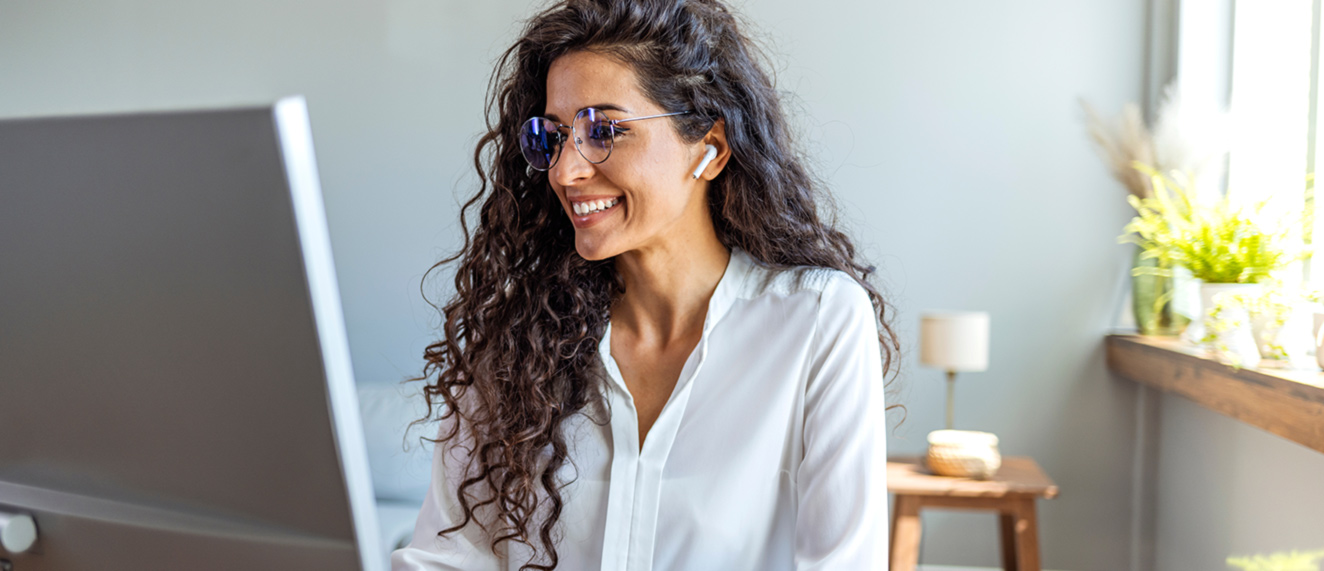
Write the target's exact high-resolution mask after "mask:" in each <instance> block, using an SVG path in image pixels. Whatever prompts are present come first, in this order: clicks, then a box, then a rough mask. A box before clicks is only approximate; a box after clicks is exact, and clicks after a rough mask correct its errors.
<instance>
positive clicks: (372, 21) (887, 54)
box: [0, 0, 1147, 570]
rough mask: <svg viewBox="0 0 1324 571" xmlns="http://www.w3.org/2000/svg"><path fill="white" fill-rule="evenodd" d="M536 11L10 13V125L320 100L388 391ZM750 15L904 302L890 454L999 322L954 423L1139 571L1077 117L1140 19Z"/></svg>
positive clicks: (398, 375) (1055, 521)
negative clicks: (1035, 473)
mask: <svg viewBox="0 0 1324 571" xmlns="http://www.w3.org/2000/svg"><path fill="white" fill-rule="evenodd" d="M529 5H530V4H529V2H526V1H525V0H513V1H504V2H499V1H487V2H481V3H479V2H467V1H460V0H390V1H386V2H366V1H364V2H343V1H342V2H312V1H306V2H290V1H273V0H262V1H257V0H231V1H228V2H211V3H201V2H182V1H173V2H167V1H148V0H120V1H117V2H93V1H91V0H66V1H43V2H28V1H22V0H0V116H26V115H45V114H54V113H83V112H100V111H111V110H135V109H147V108H180V107H198V106H213V105H222V104H233V103H250V102H257V101H269V100H272V99H274V98H276V97H278V96H281V95H285V94H290V93H302V94H304V95H305V96H307V98H308V103H309V108H310V113H311V116H312V121H313V131H314V136H315V140H316V146H317V152H318V158H319V163H320V167H321V171H322V181H323V185H324V191H325V194H326V205H327V210H328V217H329V219H330V220H329V222H330V227H331V232H332V241H333V247H334V249H335V255H336V264H337V267H338V270H339V276H340V285H341V290H342V294H343V298H344V303H345V314H346V319H347V322H348V326H349V335H350V342H351V347H352V350H353V359H354V364H355V372H356V375H357V376H358V378H359V380H360V382H390V381H395V380H399V379H402V378H404V377H406V376H409V375H412V374H415V373H416V372H417V371H418V368H419V367H420V365H421V359H420V355H421V351H422V348H423V346H424V345H425V344H426V343H427V342H428V341H429V340H431V339H432V338H433V333H432V327H433V326H435V324H436V321H437V318H436V316H435V315H434V312H433V311H432V309H431V308H429V307H428V306H427V305H426V304H424V303H423V301H422V299H421V298H420V296H419V291H418V286H419V280H420V278H421V276H422V274H423V272H424V271H425V270H426V269H427V267H428V266H429V265H430V264H431V263H432V262H433V261H434V260H436V259H437V258H439V257H440V256H441V255H443V254H446V253H449V252H451V251H452V250H453V249H454V248H455V247H456V245H457V227H456V226H457V225H456V219H457V198H458V197H459V196H463V195H465V194H467V192H468V190H469V188H470V183H471V181H472V176H471V175H470V174H469V168H470V167H469V163H470V156H471V153H472V144H473V142H474V139H475V136H476V134H477V133H478V131H479V129H480V126H481V117H480V113H481V110H482V98H483V89H484V85H485V81H486V78H487V75H488V72H489V71H490V64H491V61H492V58H493V57H494V56H495V55H496V53H497V52H498V51H499V50H500V49H501V48H502V47H504V46H505V45H506V44H507V43H508V42H509V41H510V39H511V37H512V36H513V34H514V33H515V31H516V29H517V27H518V23H517V22H516V20H517V19H518V18H520V17H522V16H525V15H528V14H529V13H530V8H529ZM740 6H742V7H743V8H742V9H743V11H744V12H745V13H746V15H747V16H749V18H750V19H751V20H752V21H754V22H755V23H756V24H758V27H759V28H760V29H761V30H762V32H761V36H762V37H764V38H765V40H766V41H765V43H767V44H769V45H772V46H774V50H773V52H774V55H775V56H777V57H778V58H779V60H780V61H781V62H783V69H782V70H781V74H780V79H781V81H780V83H779V85H781V86H782V87H784V88H786V89H788V90H793V91H795V92H796V93H797V94H798V98H797V100H796V101H794V102H793V103H794V105H793V108H794V109H796V110H797V113H798V115H797V121H798V122H799V123H801V124H802V125H805V126H806V130H805V132H804V136H805V137H806V138H807V143H808V145H809V147H810V148H811V149H813V151H814V153H815V157H814V158H815V160H816V161H817V162H818V163H819V165H820V170H821V173H822V174H823V175H824V176H825V178H826V179H827V180H828V181H829V182H830V184H831V186H832V188H833V190H834V191H835V192H836V193H837V195H838V197H839V199H840V201H841V203H842V205H843V207H844V208H843V216H844V221H845V222H847V223H848V224H849V225H850V226H851V227H852V228H853V229H854V230H855V235H856V237H857V238H858V239H859V242H860V244H861V245H862V246H864V247H865V251H866V252H867V253H868V254H869V255H870V257H871V258H872V259H873V260H874V261H875V262H876V263H877V264H878V265H879V266H880V268H881V273H882V274H883V278H884V280H885V283H884V285H885V286H886V288H887V290H888V291H890V295H891V297H892V299H893V300H894V301H895V303H896V304H897V305H898V307H899V309H900V313H899V314H898V315H897V317H896V319H897V321H896V324H897V325H898V326H899V328H900V331H901V333H902V334H903V337H904V339H905V341H906V344H907V348H908V350H909V351H910V353H908V354H907V356H906V358H905V362H904V366H905V369H904V374H903V376H902V378H901V379H900V381H899V383H900V384H901V385H902V391H901V400H902V402H904V403H905V404H906V405H907V406H908V407H909V413H910V414H909V418H908V419H906V421H905V422H904V423H903V424H901V425H900V427H899V428H898V429H897V430H896V431H895V432H894V433H893V435H892V440H891V441H890V444H891V447H892V450H893V451H894V452H896V453H906V452H910V453H916V452H919V451H921V450H922V449H923V447H924V435H925V434H926V433H927V432H929V431H930V430H933V429H936V428H941V426H942V423H943V404H942V399H943V396H944V393H943V390H944V389H943V383H942V378H941V376H940V374H939V373H938V372H936V371H929V370H924V369H920V368H918V367H916V366H915V363H914V351H915V348H914V338H915V333H916V330H917V327H916V321H917V320H918V316H919V313H920V312H921V311H923V310H927V309H940V308H945V309H982V310H988V311H989V312H991V314H992V318H993V342H992V368H991V370H990V371H988V372H986V373H979V374H969V375H964V376H962V377H961V379H960V380H959V388H958V405H957V406H958V410H957V419H958V424H959V425H960V427H963V428H975V429H984V430H991V431H993V432H996V433H997V434H999V435H1000V436H1001V438H1002V447H1003V451H1004V453H1006V454H1013V455H1021V454H1026V455H1032V456H1034V457H1035V458H1036V459H1038V460H1039V462H1040V464H1042V465H1043V466H1044V468H1045V469H1046V470H1047V472H1048V473H1049V474H1050V475H1051V476H1052V477H1053V478H1055V479H1056V480H1057V482H1058V483H1059V484H1060V485H1061V488H1062V494H1061V497H1060V498H1059V499H1056V500H1052V501H1047V502H1042V503H1041V525H1042V527H1041V536H1042V543H1043V554H1044V562H1045V565H1046V566H1047V567H1048V568H1053V569H1099V570H1104V569H1106V570H1115V569H1124V568H1127V566H1128V564H1129V561H1130V555H1129V553H1130V549H1131V541H1130V529H1131V528H1130V525H1131V518H1132V515H1133V514H1132V512H1131V499H1130V496H1131V493H1132V491H1133V489H1132V479H1131V464H1132V456H1133V454H1134V453H1135V446H1134V443H1135V433H1134V430H1133V426H1134V424H1135V415H1134V410H1135V407H1134V399H1135V393H1136V389H1135V387H1134V385H1132V384H1131V383H1129V382H1126V381H1119V380H1116V379H1113V378H1112V377H1111V376H1110V375H1108V374H1107V373H1106V372H1105V370H1104V365H1103V354H1102V348H1101V347H1102V345H1101V337H1102V335H1103V334H1104V333H1105V330H1106V328H1107V326H1108V325H1109V324H1110V323H1111V321H1112V319H1113V316H1114V313H1115V310H1116V307H1115V305H1116V300H1117V299H1118V298H1119V296H1120V295H1121V292H1122V284H1123V275H1124V272H1125V270H1126V267H1127V263H1128V259H1127V253H1126V251H1125V249H1124V248H1122V247H1121V246H1119V245H1117V244H1115V241H1114V239H1115V237H1116V236H1117V234H1118V233H1119V232H1120V229H1121V227H1122V225H1123V223H1124V222H1125V221H1126V219H1127V217H1128V213H1127V207H1126V205H1125V203H1124V201H1123V196H1124V194H1123V191H1122V190H1121V189H1120V188H1119V187H1118V186H1117V185H1116V184H1115V183H1113V182H1112V180H1111V179H1109V178H1108V176H1107V174H1106V173H1105V172H1104V169H1103V167H1102V166H1101V163H1100V162H1099V160H1098V159H1097V158H1096V157H1095V156H1094V154H1093V152H1092V150H1091V149H1090V147H1089V145H1088V142H1087V140H1086V138H1085V136H1084V132H1083V128H1082V126H1081V124H1080V121H1079V114H1078V111H1077V106H1076V98H1077V97H1081V96H1084V97H1087V98H1088V99H1090V100H1091V101H1092V102H1093V103H1094V104H1096V105H1097V106H1098V107H1099V108H1101V109H1104V110H1116V109H1118V108H1119V107H1120V106H1121V104H1122V103H1123V102H1125V101H1130V100H1139V99H1140V98H1141V97H1143V96H1144V92H1145V86H1144V77H1145V74H1146V68H1145V54H1144V43H1145V30H1146V26H1147V22H1146V17H1145V12H1146V2H1145V0H1078V1H1073V2H1061V1H1059V0H1005V1H1001V2H987V1H984V0H926V1H924V2H917V1H912V0H888V1H883V2H870V1H859V2H845V1H837V0H821V1H818V2H813V3H810V4H806V3H805V2H802V1H796V0H775V1H754V0H749V1H747V2H742V3H740ZM457 193H458V194H457ZM434 292H436V293H434V294H433V295H434V298H435V297H437V296H439V295H440V292H439V290H434ZM892 420H893V421H899V420H900V417H899V416H898V417H893V418H892ZM925 525H926V539H925V544H924V548H923V554H922V558H921V561H922V562H925V563H933V564H949V565H984V566H995V565H997V562H998V558H997V547H996V545H997V544H996V534H995V525H994V519H993V517H992V516H991V515H984V514H960V513H944V512H935V513H934V514H932V515H929V516H926V517H925Z"/></svg>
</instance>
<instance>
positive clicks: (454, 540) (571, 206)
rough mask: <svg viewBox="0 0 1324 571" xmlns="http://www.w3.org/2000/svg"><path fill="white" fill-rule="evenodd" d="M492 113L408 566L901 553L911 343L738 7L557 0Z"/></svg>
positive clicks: (856, 561)
mask: <svg viewBox="0 0 1324 571" xmlns="http://www.w3.org/2000/svg"><path fill="white" fill-rule="evenodd" d="M493 111H495V116H496V120H495V124H492V122H491V121H489V131H488V133H487V134H486V135H485V136H483V137H482V138H481V140H480V141H479V144H478V149H477V151H476V152H475V157H474V159H475V164H476V165H477V167H478V170H479V174H480V177H481V180H482V188H481V189H480V190H479V192H478V193H477V195H476V196H474V197H473V198H472V199H471V200H470V201H469V202H468V203H467V204H466V207H465V209H466V211H467V210H468V209H469V208H470V207H477V208H478V218H479V219H478V223H477V225H476V226H475V227H474V229H473V231H472V233H470V231H469V226H468V224H466V223H465V218H464V217H463V216H462V225H463V227H464V229H465V234H466V242H465V245H464V247H463V249H462V250H461V251H460V253H458V254H456V255H455V256H454V257H451V258H449V259H447V260H443V261H442V262H440V263H439V264H438V266H440V265H442V264H446V263H449V262H452V261H455V260H459V265H458V267H457V273H456V278H455V286H456V294H455V296H454V297H453V298H452V299H451V300H450V302H449V303H448V304H447V305H446V306H445V307H444V308H443V310H442V311H443V313H444V316H445V324H444V326H443V333H444V337H443V338H442V339H441V340H440V341H438V342H437V343H435V344H433V345H431V346H429V347H428V349H427V351H426V358H427V360H428V365H427V367H426V368H425V369H424V375H423V377H420V379H427V378H429V377H430V375H431V374H432V373H433V372H436V373H437V374H438V375H437V379H436V381H435V382H433V383H432V384H430V385H429V386H428V387H427V388H426V390H425V393H426V394H427V396H428V401H429V402H428V404H429V414H428V418H431V417H432V412H431V411H432V406H433V405H439V406H440V408H441V409H442V410H444V413H443V414H441V415H440V419H441V425H442V426H441V431H440V435H439V439H438V444H437V447H436V452H435V457H434V463H433V485H432V487H431V490H430V491H429V493H428V495H427V498H426V500H425V503H424V505H423V509H422V512H421V513H420V514H419V517H418V522H417V525H416V529H415V532H414V537H413V541H412V542H411V544H410V545H409V546H408V547H406V548H404V549H401V550H398V551H396V552H395V553H394V554H393V555H392V566H393V568H394V569H396V570H412V569H420V570H421V569H465V570H480V569H493V570H495V569H502V570H505V569H509V570H515V569H521V570H523V569H553V568H555V569H572V570H582V569H606V570H638V571H643V570H648V569H658V570H664V569H667V570H669V569H685V570H690V569H720V570H726V571H729V570H741V569H749V570H781V569H788V570H789V569H885V568H886V566H887V564H886V555H887V534H886V528H887V524H886V519H887V500H886V498H887V495H886V494H887V491H886V483H885V456H886V444H885V438H884V430H883V425H884V415H883V413H884V404H883V388H884V387H883V378H884V376H885V374H886V373H887V372H889V371H891V370H892V363H893V357H894V355H895V354H896V351H897V349H898V347H897V340H896V336H895V334H894V333H893V331H892V329H891V327H890V326H889V325H888V323H887V320H886V319H885V316H886V315H885V312H886V311H887V309H886V307H887V306H886V305H885V302H884V300H883V299H882V297H881V296H880V295H879V294H878V292H877V291H876V290H875V288H874V287H873V286H871V285H870V284H869V282H868V277H869V275H870V274H871V273H872V272H873V268H872V267H871V266H868V265H865V264H862V263H860V262H858V261H856V259H855V247H854V245H853V244H852V242H851V240H850V239H849V238H848V237H847V236H846V235H844V234H843V233H842V232H840V231H838V230H836V229H834V228H833V227H832V226H831V225H830V224H829V223H826V222H824V221H823V220H822V219H821V218H820V216H819V212H818V209H817V206H816V202H817V201H818V200H820V199H822V198H824V197H822V196H820V195H819V193H820V190H819V189H818V187H817V186H816V184H815V181H814V180H813V179H812V178H811V176H810V175H809V173H808V172H807V170H806V169H805V167H804V165H803V160H802V159H801V157H800V156H799V155H798V154H797V153H796V152H795V151H794V150H793V148H792V139H791V135H790V133H788V129H787V124H786V120H785V118H784V117H783V115H782V110H781V106H780V103H779V101H778V97H777V93H776V91H775V89H774V88H773V86H772V83H771V81H770V79H769V77H768V76H767V75H766V74H765V73H764V71H763V69H762V67H761V66H760V65H759V63H758V61H757V60H756V59H755V57H754V54H753V52H752V48H751V46H750V44H749V42H748V41H747V40H746V39H745V38H744V37H743V36H742V35H741V32H740V30H739V29H738V27H737V25H736V21H735V19H734V18H733V17H732V15H731V14H730V13H729V12H728V11H727V9H726V8H725V7H724V6H723V5H722V4H721V3H720V2H719V0H670V1H664V0H648V1H638V0H566V1H564V2H562V3H559V4H557V5H555V6H552V7H551V8H549V9H547V10H546V11H544V12H542V13H540V14H538V15H537V16H535V17H534V18H533V19H532V20H531V21H530V22H529V23H528V25H527V27H526V28H525V30H524V33H523V36H522V37H521V38H520V39H519V40H518V41H517V42H516V43H515V45H514V46H513V47H511V48H510V49H509V50H507V51H506V52H505V54H504V55H503V57H502V58H501V60H500V62H499V63H498V66H497V71H496V72H495V73H494V75H493V85H492V88H491V90H490V93H489V103H488V112H489V117H491V116H492V115H493V114H494V113H493ZM438 266H434V269H435V268H436V267H438ZM875 317H877V318H878V319H877V320H876V319H875ZM880 324H881V329H880ZM880 331H881V333H880Z"/></svg>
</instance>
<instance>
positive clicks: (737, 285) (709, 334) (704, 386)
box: [391, 248, 888, 571]
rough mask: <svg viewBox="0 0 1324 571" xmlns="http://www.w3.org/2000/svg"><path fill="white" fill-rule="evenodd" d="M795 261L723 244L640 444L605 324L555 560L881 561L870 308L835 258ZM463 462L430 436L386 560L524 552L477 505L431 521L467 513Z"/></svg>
mask: <svg viewBox="0 0 1324 571" xmlns="http://www.w3.org/2000/svg"><path fill="white" fill-rule="evenodd" d="M793 274H794V272H789V271H788V272H780V273H776V274H774V273H772V270H769V269H767V268H764V267H762V266H760V265H757V262H755V261H754V260H753V258H752V257H750V256H749V254H748V253H746V252H744V251H743V250H740V249H738V248H737V249H733V250H732V252H731V260H730V262H729V263H728V266H727V268H726V272H725V273H724V274H723V275H722V278H721V280H720V281H719V282H718V284H717V288H716V290H715V291H714V292H713V296H712V299H711V300H710V301H709V303H708V315H707V318H706V319H705V320H704V324H703V335H702V337H701V338H700V340H699V343H698V345H697V346H696V347H695V349H694V351H693V353H691V354H690V356H689V359H688V360H687V361H686V362H685V365H684V368H683V369H682V370H681V373H680V378H679V379H678V381H677V382H676V387H675V389H674V390H673V391H672V393H671V396H670V397H669V399H668V400H667V402H666V405H665V406H664V407H663V408H662V412H661V414H660V415H659V416H658V418H657V421H656V422H655V423H654V424H653V427H652V428H651V429H650V430H649V432H648V435H647V437H646V438H645V440H644V445H643V449H642V450H640V449H639V432H638V412H637V411H636V410H635V408H634V399H633V398H632V397H631V396H630V392H629V391H628V390H627V389H626V385H625V382H624V381H623V380H622V378H621V373H620V370H619V369H618V368H617V366H616V362H615V360H614V359H612V357H611V354H610V353H611V351H610V347H611V326H610V325H608V326H607V327H606V332H605V334H604V335H603V337H602V341H601V342H600V344H599V345H598V351H599V353H600V354H601V356H602V359H603V363H604V364H605V366H606V371H607V374H608V377H609V379H610V383H609V384H608V386H607V387H605V390H606V399H607V400H608V401H609V403H610V406H611V410H613V411H615V412H616V414H613V415H611V416H610V418H611V420H610V424H609V425H606V426H601V425H598V424H595V423H594V422H592V421H591V420H590V419H588V418H587V417H586V416H585V415H583V414H578V415H574V416H572V417H571V418H570V419H568V420H567V425H566V427H567V430H566V435H567V441H568V444H569V446H570V447H569V452H570V459H571V460H572V463H573V466H571V465H566V466H565V468H564V471H563V473H562V474H558V475H560V476H563V479H562V481H565V480H568V479H570V478H574V481H573V482H572V483H570V484H569V485H568V486H567V487H566V488H565V489H564V490H563V491H562V498H563V499H564V500H565V505H564V507H563V510H562V513H561V518H560V523H559V524H558V526H559V528H560V530H561V536H560V539H559V541H558V543H557V544H556V546H557V553H558V555H559V556H560V564H559V565H558V566H557V569H566V570H573V571H578V570H593V569H602V570H607V571H615V570H620V571H650V570H658V571H663V570H666V571H670V570H685V571H691V570H706V569H712V570H721V571H738V570H746V569H747V570H750V571H755V570H757V571H780V570H792V569H794V570H809V569H815V570H818V569H832V570H873V569H883V570H885V569H887V541H888V537H887V515H888V513H887V481H886V474H887V469H886V468H887V466H886V456H887V444H886V438H885V434H884V426H885V421H884V415H883V408H884V403H883V378H882V373H883V371H882V358H881V350H880V348H879V344H878V335H877V329H876V325H875V324H876V319H875V317H874V316H875V315H876V314H875V313H874V310H873V307H872V305H871V304H870V303H869V298H868V296H867V295H866V293H865V290H864V288H862V287H860V285H859V284H857V283H856V282H855V281H854V280H853V279H851V277H850V276H849V275H847V274H846V273H844V272H841V271H837V270H816V271H812V272H809V273H807V274H806V278H805V279H804V280H803V283H800V284H797V283H796V280H795V279H794V275H793ZM765 277H769V278H771V280H770V281H765V280H764V278H765ZM593 416H594V417H595V418H598V419H604V418H606V417H607V415H606V414H600V413H594V414H593ZM443 448H445V449H447V450H449V453H448V454H443V453H442V450H443ZM466 461H467V457H466V456H465V455H464V451H463V450H461V449H460V448H457V447H451V446H445V447H443V446H440V445H439V446H437V447H436V451H435V452H434V454H433V465H432V470H433V478H432V486H431V489H430V490H429V491H428V494H427V497H426V499H425V500H424V503H423V509H422V512H421V513H420V514H419V516H418V522H417V523H416V525H415V529H414V536H413V540H412V542H411V543H410V544H409V545H408V546H407V547H405V548H403V549H399V550H397V551H395V552H394V553H392V555H391V568H392V570H393V571H408V570H460V569H463V570H465V571H487V570H492V571H496V570H502V571H505V570H509V571H515V570H518V569H519V567H520V566H521V565H523V564H524V563H526V562H527V561H528V559H529V556H530V555H531V553H532V552H531V550H530V549H529V548H528V547H527V546H525V545H523V544H518V543H513V542H510V541H503V542H502V543H501V544H500V545H499V546H498V549H497V553H493V552H492V550H491V549H490V548H489V547H488V546H489V543H490V542H489V541H488V539H487V538H486V537H484V536H483V535H482V532H481V530H479V528H478V527H477V526H476V525H475V524H474V523H473V522H471V523H470V524H469V525H468V526H466V527H465V528H464V529H462V530H460V531H459V532H452V533H450V534H447V535H446V536H445V537H443V538H438V537H437V532H438V531H440V530H442V529H445V528H447V527H450V526H451V525H453V523H454V522H457V521H460V520H461V519H462V518H461V515H462V513H463V512H462V511H461V510H460V507H459V503H458V502H457V501H456V500H455V498H454V493H455V489H456V486H457V484H458V482H459V481H460V474H458V473H456V472H457V471H458V470H459V469H460V468H462V467H463V466H465V464H466ZM537 521H538V522H539V524H540V523H541V521H542V520H541V519H538V520H537ZM532 527H533V529H530V532H531V534H533V535H534V536H535V537H536V535H537V529H536V527H537V524H535V525H534V526H532ZM534 543H535V545H536V544H537V541H535V542H534ZM536 562H538V563H545V562H546V560H545V559H539V560H538V561H536Z"/></svg>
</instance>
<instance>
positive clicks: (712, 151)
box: [693, 145, 717, 178]
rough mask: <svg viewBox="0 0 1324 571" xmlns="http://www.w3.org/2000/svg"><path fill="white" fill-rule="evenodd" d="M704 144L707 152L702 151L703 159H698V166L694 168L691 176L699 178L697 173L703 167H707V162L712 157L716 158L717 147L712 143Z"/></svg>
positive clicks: (701, 170) (700, 171) (709, 161)
mask: <svg viewBox="0 0 1324 571" xmlns="http://www.w3.org/2000/svg"><path fill="white" fill-rule="evenodd" d="M705 146H706V147H708V152H706V153H704V154H703V160H702V161H699V168H697V169H694V175H693V178H699V174H700V173H702V172H703V169H705V168H708V163H711V162H713V159H715V158H717V147H714V146H712V145H705Z"/></svg>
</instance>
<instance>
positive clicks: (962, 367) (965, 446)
mask: <svg viewBox="0 0 1324 571" xmlns="http://www.w3.org/2000/svg"><path fill="white" fill-rule="evenodd" d="M988 331H989V318H988V313H987V312H983V311H960V312H956V311H948V312H929V313H925V314H923V315H922V316H921V317H920V343H919V345H920V349H919V353H920V357H919V360H920V364H922V365H924V366H926V367H932V368H935V369H941V370H943V371H945V372H946V373H947V429H946V430H935V431H933V432H931V433H929V453H928V463H929V468H930V469H931V470H933V471H934V472H935V473H938V474H941V475H944V476H961V477H975V478H987V477H989V476H991V475H992V474H993V473H995V472H997V469H998V467H999V466H1001V463H1002V458H1001V456H1000V455H999V454H998V452H997V442H998V440H997V438H998V437H997V436H995V435H993V434H990V433H987V432H976V431H969V430H955V429H954V428H955V424H956V419H955V417H956V373H958V372H979V371H986V370H988Z"/></svg>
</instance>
